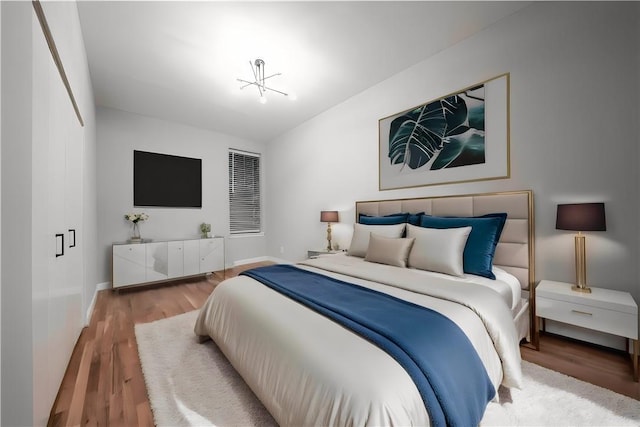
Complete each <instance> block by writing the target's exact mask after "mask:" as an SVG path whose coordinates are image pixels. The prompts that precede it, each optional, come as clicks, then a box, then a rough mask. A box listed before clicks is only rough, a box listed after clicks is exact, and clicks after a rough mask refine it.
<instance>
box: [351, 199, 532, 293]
mask: <svg viewBox="0 0 640 427" xmlns="http://www.w3.org/2000/svg"><path fill="white" fill-rule="evenodd" d="M397 212H409V213H418V212H424V213H426V214H428V215H435V216H478V215H484V214H488V213H496V212H506V214H507V221H506V223H505V226H504V229H503V231H502V235H501V236H500V241H499V242H498V246H497V248H496V253H495V256H494V259H493V264H494V265H495V266H497V267H500V268H502V269H503V270H505V271H507V272H509V273H511V274H513V275H514V276H515V277H517V278H518V280H519V281H520V286H521V287H522V289H523V290H524V291H533V288H534V280H535V277H534V270H535V269H534V221H533V193H532V192H531V191H512V192H504V193H485V194H471V195H465V196H441V197H421V198H414V199H395V200H375V201H362V202H356V222H357V218H358V215H359V214H365V215H373V216H382V215H389V214H392V213H397ZM532 293H533V292H530V294H531V295H530V297H532Z"/></svg>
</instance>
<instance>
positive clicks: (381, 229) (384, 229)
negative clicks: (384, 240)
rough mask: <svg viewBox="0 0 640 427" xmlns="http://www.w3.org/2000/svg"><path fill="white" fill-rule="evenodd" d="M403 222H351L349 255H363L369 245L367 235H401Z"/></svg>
mask: <svg viewBox="0 0 640 427" xmlns="http://www.w3.org/2000/svg"><path fill="white" fill-rule="evenodd" d="M404 228H405V224H404V223H402V224H394V225H366V224H353V237H352V238H351V246H350V247H349V252H348V254H349V255H352V256H359V257H364V256H365V255H366V254H367V248H368V247H369V235H370V234H371V233H376V234H378V235H380V236H384V237H396V238H397V237H402V234H403V233H404Z"/></svg>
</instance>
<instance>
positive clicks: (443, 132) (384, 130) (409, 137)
mask: <svg viewBox="0 0 640 427" xmlns="http://www.w3.org/2000/svg"><path fill="white" fill-rule="evenodd" d="M510 133H511V132H510V74H509V73H504V74H501V75H499V76H496V77H493V78H491V79H488V80H485V81H483V82H480V83H477V84H475V85H472V86H468V87H466V88H464V89H461V90H458V91H456V92H453V93H450V94H448V95H445V96H442V97H440V98H438V99H435V100H432V101H428V102H426V103H424V104H422V105H418V106H416V107H413V108H410V109H408V110H405V111H402V112H400V113H397V114H394V115H392V116H388V117H385V118H382V119H380V120H379V121H378V167H379V169H378V177H379V181H378V184H379V185H378V188H379V190H380V191H384V190H394V189H400V188H412V187H423V186H432V185H443V184H453V183H463V182H474V181H484V180H493V179H506V178H509V177H510V176H511V166H510Z"/></svg>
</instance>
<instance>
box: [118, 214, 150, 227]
mask: <svg viewBox="0 0 640 427" xmlns="http://www.w3.org/2000/svg"><path fill="white" fill-rule="evenodd" d="M124 219H126V220H127V221H131V222H133V223H134V224H137V223H138V222H142V221H146V220H148V219H149V215H147V214H146V213H144V212H142V213H128V214H124Z"/></svg>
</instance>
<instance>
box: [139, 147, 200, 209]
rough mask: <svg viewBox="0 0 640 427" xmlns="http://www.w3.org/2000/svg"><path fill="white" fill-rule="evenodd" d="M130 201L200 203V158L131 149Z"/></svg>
mask: <svg viewBox="0 0 640 427" xmlns="http://www.w3.org/2000/svg"><path fill="white" fill-rule="evenodd" d="M133 205H134V206H158V207H171V208H201V207H202V159H192V158H190V157H179V156H171V155H168V154H159V153H148V152H146V151H136V150H134V151H133Z"/></svg>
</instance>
